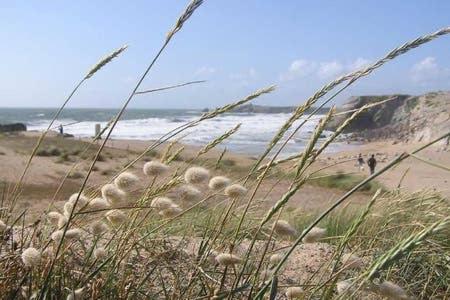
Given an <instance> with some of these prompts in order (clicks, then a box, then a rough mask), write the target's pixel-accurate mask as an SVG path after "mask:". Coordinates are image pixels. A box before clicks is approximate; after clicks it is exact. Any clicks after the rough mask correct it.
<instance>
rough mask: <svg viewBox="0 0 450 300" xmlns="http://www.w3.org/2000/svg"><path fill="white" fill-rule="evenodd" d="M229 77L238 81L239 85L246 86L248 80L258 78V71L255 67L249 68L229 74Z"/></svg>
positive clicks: (248, 82)
mask: <svg viewBox="0 0 450 300" xmlns="http://www.w3.org/2000/svg"><path fill="white" fill-rule="evenodd" d="M229 77H230V79H232V80H236V81H239V83H240V85H242V86H247V85H249V84H250V81H252V80H254V79H256V78H258V72H256V70H255V68H250V69H248V70H245V71H243V72H241V73H234V74H230V76H229Z"/></svg>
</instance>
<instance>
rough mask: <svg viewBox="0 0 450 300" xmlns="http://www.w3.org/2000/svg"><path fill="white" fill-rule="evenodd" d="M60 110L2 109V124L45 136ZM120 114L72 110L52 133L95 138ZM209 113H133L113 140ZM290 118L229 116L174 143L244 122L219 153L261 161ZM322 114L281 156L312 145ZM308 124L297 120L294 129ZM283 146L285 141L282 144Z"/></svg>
mask: <svg viewBox="0 0 450 300" xmlns="http://www.w3.org/2000/svg"><path fill="white" fill-rule="evenodd" d="M56 111H57V109H56V108H0V124H7V123H15V122H20V123H24V124H26V126H27V130H37V131H41V130H44V129H46V128H47V126H48V124H49V123H50V121H51V120H52V118H53V116H54V115H55V113H56ZM117 112H118V109H91V108H67V109H64V110H63V112H62V114H61V115H60V117H59V119H58V120H57V121H56V122H55V123H54V128H53V130H55V131H56V130H57V129H58V128H57V127H58V126H59V125H60V124H62V125H63V128H64V133H69V134H72V135H74V136H75V137H92V136H94V134H95V124H100V126H101V127H102V128H103V127H104V126H106V124H107V123H108V121H110V120H111V119H112V118H113V117H114V116H115V115H116V114H117ZM203 113H204V112H202V111H201V110H192V109H133V108H132V109H128V110H127V111H126V112H125V113H124V115H123V116H122V118H121V119H120V121H119V122H118V124H117V125H116V127H115V129H114V131H113V133H112V135H111V138H112V139H131V140H133V139H136V140H155V139H158V138H160V137H161V136H163V135H164V134H165V133H167V132H168V131H170V130H172V129H174V128H177V127H178V126H180V125H183V124H185V123H187V122H190V121H193V120H196V119H198V118H199V117H200V116H201V115H202V114H203ZM290 115H291V114H290V113H273V114H272V113H226V114H223V115H219V116H218V117H216V118H214V119H210V120H206V121H203V122H201V123H199V124H198V125H197V126H195V127H193V128H189V129H188V130H186V131H184V132H182V133H181V134H180V135H179V136H176V137H174V139H179V138H180V141H181V142H183V143H186V144H190V145H200V146H201V145H205V144H207V143H209V142H211V141H212V140H214V139H215V138H217V137H219V136H221V135H222V134H224V133H225V132H226V131H228V130H230V129H232V128H233V127H235V126H236V125H237V124H239V123H241V124H242V125H241V127H240V129H239V130H238V132H236V133H235V134H234V135H232V136H231V137H230V138H228V139H227V140H225V141H224V142H223V143H222V144H221V145H220V146H219V148H222V149H223V148H224V147H226V148H227V151H231V152H235V153H240V154H246V155H251V156H257V155H259V154H261V153H262V152H263V151H264V149H265V148H266V147H267V145H268V143H269V141H270V140H271V139H272V138H273V136H274V135H275V134H276V133H277V131H278V130H279V128H280V127H281V126H282V125H283V124H284V123H285V122H286V120H287V119H288V118H289V117H290ZM320 118H321V115H315V116H313V117H312V118H311V120H308V121H307V122H306V124H305V125H304V126H303V127H302V128H301V130H300V131H299V132H298V133H297V134H296V135H295V137H294V139H292V140H290V141H289V142H288V144H287V146H286V147H285V149H284V150H283V152H282V155H281V156H280V157H286V156H289V155H292V154H297V153H300V152H301V151H302V150H303V149H304V147H305V145H306V143H307V141H308V140H309V138H310V136H311V134H312V132H313V130H314V128H315V126H316V125H317V122H318V120H319V119H320ZM303 120H304V119H300V120H297V121H296V122H295V123H294V125H293V127H295V126H296V125H299V124H300V123H301V122H303ZM330 134H332V132H330V131H325V132H324V134H323V135H322V136H321V138H320V139H319V143H320V142H323V140H325V139H326V137H328V136H329V135H330ZM282 141H283V140H282ZM346 147H349V145H347V143H345V142H335V143H332V144H331V145H330V146H329V148H328V149H327V151H328V152H336V151H340V150H343V149H344V148H346Z"/></svg>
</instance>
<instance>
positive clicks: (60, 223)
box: [58, 215, 68, 229]
mask: <svg viewBox="0 0 450 300" xmlns="http://www.w3.org/2000/svg"><path fill="white" fill-rule="evenodd" d="M67 221H68V218H67V217H66V216H64V215H61V217H60V218H59V219H58V229H61V228H63V227H64V226H65V225H66V224H67Z"/></svg>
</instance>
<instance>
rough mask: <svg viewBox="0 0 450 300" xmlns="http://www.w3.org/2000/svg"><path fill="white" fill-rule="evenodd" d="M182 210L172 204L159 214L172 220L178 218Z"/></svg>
mask: <svg viewBox="0 0 450 300" xmlns="http://www.w3.org/2000/svg"><path fill="white" fill-rule="evenodd" d="M182 211H183V210H182V209H181V208H180V207H179V206H178V205H176V204H173V205H172V206H171V207H169V208H165V209H163V210H161V211H160V212H159V214H160V215H161V216H163V217H164V218H173V217H176V216H178V215H179V214H180V213H181V212H182Z"/></svg>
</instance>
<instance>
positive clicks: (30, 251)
mask: <svg viewBox="0 0 450 300" xmlns="http://www.w3.org/2000/svg"><path fill="white" fill-rule="evenodd" d="M22 261H23V264H24V265H25V266H26V267H29V268H32V267H34V266H36V265H37V264H39V262H40V261H41V253H40V252H39V250H37V249H36V248H33V247H30V248H27V249H25V250H24V251H23V252H22Z"/></svg>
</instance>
